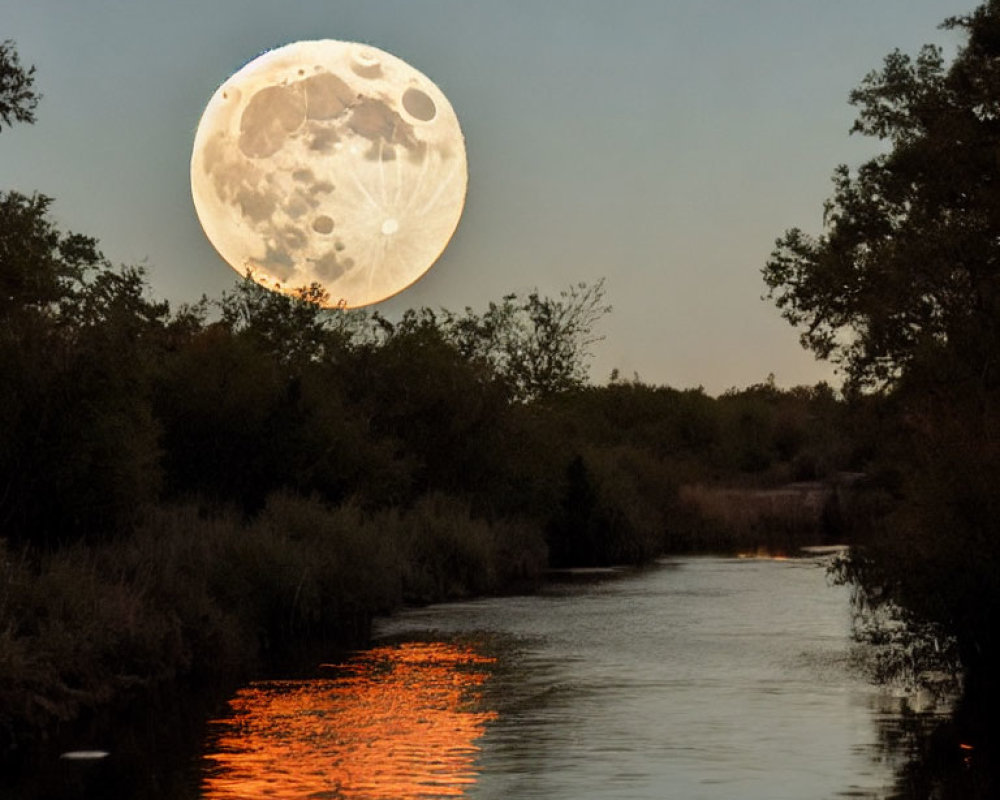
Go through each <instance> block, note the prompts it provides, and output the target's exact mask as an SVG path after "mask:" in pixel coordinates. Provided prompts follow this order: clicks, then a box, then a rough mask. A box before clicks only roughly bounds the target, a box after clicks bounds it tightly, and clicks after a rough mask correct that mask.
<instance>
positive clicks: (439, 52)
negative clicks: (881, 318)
mask: <svg viewBox="0 0 1000 800" xmlns="http://www.w3.org/2000/svg"><path fill="white" fill-rule="evenodd" d="M974 6H975V2H974V0H964V2H963V1H962V0H837V1H836V2H829V0H621V2H612V1H611V0H513V1H512V0H504V2H500V0H493V2H486V1H485V0H350V1H348V0H296V2H291V0H286V2H275V0H271V2H263V1H262V0H246V1H245V2H236V1H235V0H210V1H209V0H198V2H188V0H170V1H169V2H167V0H161V2H157V3H153V2H141V1H140V0H87V2H76V1H74V0H62V1H58V0H30V2H29V1H28V0H23V1H20V0H0V39H8V38H9V39H14V40H15V42H16V45H17V49H18V52H19V54H20V57H21V61H22V64H25V65H27V64H34V65H35V66H36V67H37V76H36V88H37V89H38V90H39V91H40V92H41V93H42V94H43V98H42V101H41V103H40V105H39V107H38V109H37V117H38V121H37V122H36V124H35V125H33V126H26V125H21V126H16V127H14V128H12V129H9V130H5V131H3V133H2V134H0V189H5V190H6V189H17V190H20V191H23V192H33V191H39V192H42V193H44V194H47V195H49V196H51V197H54V198H55V203H54V206H53V213H54V216H55V218H56V220H57V221H58V223H59V224H60V225H61V226H62V227H63V228H65V229H68V230H73V231H77V232H79V233H85V234H88V235H91V236H95V237H97V238H98V239H99V240H100V242H101V246H102V249H103V250H104V252H105V254H106V255H107V256H108V257H109V258H110V259H111V260H112V261H113V262H115V263H144V264H146V266H147V267H148V270H149V277H150V283H151V285H152V288H153V292H154V294H155V296H156V297H157V298H166V299H168V300H170V301H171V302H172V303H174V304H177V303H180V302H185V301H195V300H197V299H198V298H199V297H200V296H201V295H202V294H207V295H208V296H209V297H218V296H219V295H220V294H221V293H222V292H223V291H225V290H227V289H229V288H231V287H232V286H233V284H234V280H235V278H236V274H235V273H234V272H233V271H232V270H231V269H230V268H229V267H228V266H227V265H226V264H225V263H224V262H223V261H222V260H221V258H219V256H217V255H216V253H215V251H214V250H213V249H212V246H211V245H210V244H209V242H208V241H207V239H206V238H205V236H204V235H203V234H202V232H201V228H200V226H199V224H198V221H197V219H196V217H195V212H194V209H193V206H192V203H191V195H190V189H189V161H190V157H191V144H192V141H193V138H194V132H195V128H196V127H197V124H198V120H199V119H200V116H201V113H202V111H203V109H204V106H205V104H206V103H207V102H208V100H209V98H210V97H211V96H212V93H213V92H214V91H215V89H216V87H217V86H218V85H219V84H220V83H221V82H222V81H224V80H225V79H226V78H227V77H228V76H229V75H230V74H232V73H233V72H235V71H236V70H237V69H239V68H240V67H241V66H242V65H243V64H245V63H246V62H247V61H249V60H251V59H252V58H254V57H255V56H256V55H258V54H259V53H261V52H262V51H264V50H267V49H270V48H272V47H276V46H280V45H283V44H286V43H288V42H291V41H295V40H299V39H324V38H329V39H344V40H349V41H358V42H367V43H369V44H372V45H375V46H376V47H379V48H381V49H383V50H387V51H389V52H391V53H393V54H395V55H397V56H399V57H400V58H402V59H404V60H405V61H408V62H409V63H410V64H412V65H413V66H414V67H416V68H417V69H418V70H420V71H421V72H423V73H424V74H426V75H427V76H428V77H430V78H431V80H433V81H434V82H435V83H437V85H438V86H439V87H440V88H441V89H442V90H443V91H444V92H445V94H446V95H447V96H448V97H449V99H450V100H451V103H452V105H453V106H454V108H455V110H456V112H457V113H458V116H459V119H460V121H461V124H462V128H463V131H464V133H465V137H466V146H467V149H468V158H469V178H470V180H469V194H468V200H467V204H466V208H465V214H464V216H463V218H462V221H461V223H460V225H459V228H458V231H457V233H456V235H455V238H454V239H453V240H452V243H451V245H450V246H449V248H448V249H447V251H446V252H445V254H444V255H443V256H442V258H441V260H440V261H439V262H438V263H437V264H436V266H434V267H433V268H432V269H431V271H430V272H429V273H428V274H427V276H426V277H424V278H423V279H422V280H421V281H419V282H418V283H417V284H416V285H414V286H413V287H411V288H410V289H409V290H407V291H406V292H404V293H402V294H401V295H398V296H397V297H395V298H393V299H391V300H389V301H386V302H385V303H383V304H381V305H380V306H378V308H380V310H382V311H383V313H386V314H387V315H389V316H394V315H396V314H398V313H400V312H401V311H402V310H403V309H405V308H409V307H415V306H431V307H434V308H437V307H442V306H443V307H446V308H451V309H456V310H457V309H461V308H463V307H465V306H467V305H468V306H472V307H473V308H483V307H484V306H485V305H486V303H487V302H489V301H490V300H494V299H499V298H500V297H501V296H502V295H504V294H506V293H508V292H512V291H518V292H524V291H530V290H531V289H534V288H538V289H539V290H540V291H541V292H542V293H544V294H553V295H554V294H558V292H559V291H560V290H561V289H563V288H565V287H567V286H568V285H570V284H571V283H574V282H576V281H587V282H593V281H596V280H598V279H600V278H602V277H603V278H605V280H606V289H607V300H608V301H609V302H610V303H611V304H612V305H613V306H614V311H613V312H612V314H611V315H610V316H608V317H607V318H606V319H605V320H604V322H603V323H602V326H601V330H600V332H601V333H602V334H604V335H605V337H606V339H605V340H604V341H603V342H602V343H600V344H599V345H597V347H596V348H595V359H594V362H593V370H592V375H593V379H594V380H595V381H596V382H599V383H603V382H604V381H605V380H606V379H607V377H608V375H609V373H610V371H611V369H612V368H614V367H617V368H619V369H620V370H621V372H622V374H623V376H625V377H631V376H632V375H633V373H638V375H639V377H640V378H641V379H642V380H644V381H646V382H649V383H655V384H666V385H670V386H675V387H689V386H699V385H701V386H704V387H705V389H706V390H707V391H709V392H710V393H713V394H715V393H719V392H722V391H724V390H725V389H727V388H730V387H734V386H745V385H747V384H750V383H756V382H760V381H762V380H764V379H765V377H766V376H767V374H768V373H770V372H773V373H774V374H775V375H776V378H777V382H778V384H779V385H782V386H791V385H795V384H801V383H810V384H811V383H815V382H816V381H818V380H823V379H830V378H831V376H832V370H831V368H830V367H829V366H828V365H825V364H822V363H817V362H815V361H814V360H813V358H812V356H811V355H810V354H809V353H807V352H806V351H804V350H802V349H801V347H800V346H799V344H798V337H797V334H796V332H795V331H794V330H793V329H792V328H791V327H789V326H788V325H787V324H786V323H785V322H784V321H783V320H782V319H781V318H780V316H779V315H778V313H777V311H776V310H775V309H774V307H773V306H772V305H771V304H770V303H767V302H763V301H762V300H761V299H760V297H761V294H762V293H763V291H764V287H763V283H762V280H761V275H760V270H761V267H762V266H763V264H764V262H765V260H766V258H767V256H768V254H769V253H770V251H771V248H772V246H773V243H774V240H775V239H776V238H777V237H778V236H780V235H781V234H782V232H783V231H784V230H785V229H787V228H789V227H793V226H799V227H802V228H805V229H806V230H808V231H813V232H816V231H818V227H819V224H820V218H821V210H822V202H823V200H824V199H825V198H826V197H827V196H828V195H829V193H830V188H831V183H830V176H831V174H832V172H833V168H834V167H835V166H836V165H837V164H838V163H847V164H851V165H856V164H858V163H860V162H861V161H863V160H865V159H866V158H868V157H870V156H871V155H872V154H874V153H875V152H876V151H877V147H878V144H877V143H876V142H874V141H872V140H866V139H862V138H859V137H856V136H855V137H849V136H848V130H849V128H850V126H851V123H852V121H853V119H854V110H853V109H852V108H851V107H850V106H849V105H848V104H847V95H848V93H849V91H850V90H851V89H852V88H853V87H854V86H856V85H857V84H858V82H859V81H860V80H861V79H862V77H863V76H864V75H865V74H866V73H867V72H869V71H871V70H873V69H876V68H878V67H879V66H880V65H881V63H882V60H883V58H884V56H885V55H886V54H887V53H889V52H890V51H891V50H892V49H893V48H896V47H898V48H900V49H901V50H903V51H905V52H909V53H915V52H916V51H917V49H918V48H919V47H920V45H921V44H924V43H926V42H934V43H938V44H942V45H943V46H945V49H946V54H950V53H952V52H953V50H954V45H955V43H956V42H957V41H958V35H957V34H955V33H953V32H949V31H941V30H939V29H938V25H939V23H940V22H941V21H942V20H943V19H944V18H945V17H948V16H951V15H955V14H962V13H965V12H968V11H970V10H971V9H972V8H973V7H974ZM834 380H836V379H834Z"/></svg>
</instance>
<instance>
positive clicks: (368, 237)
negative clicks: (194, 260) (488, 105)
mask: <svg viewBox="0 0 1000 800" xmlns="http://www.w3.org/2000/svg"><path fill="white" fill-rule="evenodd" d="M467 183H468V170H467V166H466V158H465V142H464V139H463V137H462V130H461V128H460V127H459V124H458V118H457V117H456V115H455V111H454V109H452V107H451V104H450V103H449V102H448V99H447V98H446V97H445V96H444V94H443V93H442V92H441V90H440V89H438V87H437V86H435V85H434V84H433V83H432V82H431V81H430V80H429V79H428V78H427V77H426V76H425V75H423V74H422V73H420V72H418V71H417V70H415V69H414V68H413V67H411V66H410V65H409V64H407V63H406V62H404V61H402V60H400V59H398V58H396V57H395V56H393V55H391V54H390V53H386V52H384V51H382V50H379V49H377V48H374V47H371V46H370V45H363V44H354V43H352V42H340V41H334V40H323V41H312V42H296V43H294V44H289V45H286V46H284V47H280V48H277V49H275V50H271V51H269V52H267V53H264V54H263V55H261V56H259V57H258V58H256V59H254V60H253V61H251V62H250V63H248V64H247V65H246V66H244V67H243V68H242V69H240V70H239V71H238V72H236V73H235V74H234V75H233V76H232V77H231V78H229V80H227V81H226V82H225V83H223V84H222V85H221V86H220V87H219V88H218V90H217V91H216V92H215V94H214V95H213V96H212V99H211V100H210V101H209V102H208V105H207V107H206V108H205V113H204V114H203V115H202V117H201V122H200V123H199V125H198V131H197V133H196V134H195V139H194V151H193V154H192V157H191V194H192V197H193V199H194V206H195V210H196V211H197V213H198V219H199V220H200V222H201V225H202V228H203V229H204V231H205V235H206V236H207V237H208V239H209V241H211V243H212V245H213V246H214V247H215V249H216V250H217V251H218V252H219V254H220V255H221V256H222V258H223V259H225V260H226V261H227V262H228V263H229V265H230V266H231V267H232V268H233V269H235V270H236V271H237V272H239V273H240V274H241V275H250V276H251V277H252V278H253V279H254V280H255V281H257V283H259V284H261V285H262V286H265V287H267V288H269V289H273V290H276V291H280V292H285V293H288V294H292V293H295V292H296V290H298V289H301V288H304V287H308V286H310V285H312V284H314V283H316V284H319V285H321V286H322V287H323V289H324V290H325V291H326V294H327V299H326V301H325V304H326V305H329V306H331V307H340V308H357V307H359V306H366V305H370V304H372V303H377V302H379V301H381V300H385V299H386V298H387V297H391V296H392V295H394V294H397V293H398V292H400V291H402V290H403V289H405V288H406V287H408V286H409V285H410V284H412V283H413V282H414V281H416V280H417V279H419V278H420V277H421V276H422V275H423V274H424V273H425V272H426V271H427V270H428V269H430V267H431V265H432V264H433V263H434V262H435V261H436V260H437V259H438V257H439V256H440V255H441V253H442V251H443V250H444V248H445V247H446V246H447V244H448V241H449V240H450V239H451V236H452V234H453V233H454V232H455V228H456V227H457V225H458V220H459V218H460V217H461V215H462V208H463V206H464V204H465V192H466V185H467Z"/></svg>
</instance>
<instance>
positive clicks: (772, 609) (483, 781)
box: [198, 557, 910, 800]
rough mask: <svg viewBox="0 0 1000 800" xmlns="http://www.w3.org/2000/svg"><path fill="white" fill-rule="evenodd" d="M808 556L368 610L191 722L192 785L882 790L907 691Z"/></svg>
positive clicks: (688, 561) (687, 561) (542, 792)
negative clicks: (201, 743) (367, 644)
mask: <svg viewBox="0 0 1000 800" xmlns="http://www.w3.org/2000/svg"><path fill="white" fill-rule="evenodd" d="M850 621H851V619H850V603H849V592H848V590H847V589H846V588H844V587H840V586H833V585H831V584H830V582H829V580H828V577H827V574H826V569H825V563H824V562H823V561H822V559H820V558H812V557H807V558H797V559H791V560H778V559H769V558H751V559H735V558H734V559H726V558H716V557H685V558H672V559H665V560H663V561H661V562H660V563H658V564H657V565H656V566H654V567H651V568H649V569H645V570H639V571H622V572H599V571H598V572H591V573H583V574H581V573H577V574H575V575H574V576H566V578H565V579H564V580H561V581H554V582H551V583H549V584H548V585H547V586H546V588H545V589H544V590H543V591H542V592H540V593H538V594H536V595H532V596H524V597H503V598H489V599H482V600H475V601H470V602H462V603H450V604H444V605H437V606H431V607H428V608H422V609H414V610H409V611H405V612H403V613H400V614H398V615H396V616H393V617H391V618H389V619H384V620H380V621H379V622H378V623H377V627H376V641H375V643H374V645H373V647H372V648H371V649H370V650H368V651H364V652H362V653H358V654H357V655H355V656H354V657H353V658H350V659H348V660H346V661H344V662H340V663H335V664H326V665H323V666H321V667H319V668H318V670H317V675H316V677H311V678H306V679H295V680H277V681H266V682H258V683H255V684H253V685H251V686H248V687H246V688H244V689H243V690H241V691H240V692H239V693H238V694H237V695H236V696H235V697H234V698H233V699H232V700H231V702H230V709H229V711H228V713H226V714H224V715H222V716H220V717H219V718H218V719H217V720H214V721H213V722H212V723H211V725H210V726H209V731H208V736H207V743H206V746H205V750H204V753H203V755H202V761H201V770H200V778H199V781H200V783H199V788H198V793H199V796H200V797H202V798H204V799H205V800H236V798H239V799H240V800H247V799H248V798H255V797H271V798H306V797H308V798H314V799H315V798H345V800H346V799H347V798H365V799H366V800H372V799H374V798H385V799H386V800H390V799H391V800H402V799H403V798H433V797H459V796H462V797H469V798H490V799H492V798H538V799H539V800H587V799H588V798H602V800H608V799H609V798H615V799H616V800H625V799H626V798H657V800H662V798H678V799H680V800H714V799H715V798H719V799H720V800H721V798H726V800H732V798H740V799H741V800H754V798H761V800H763V799H764V798H766V799H767V800H781V799H782V798H787V799H788V800H808V799H809V798H838V797H851V798H862V797H873V798H878V797H887V796H890V794H891V787H892V785H893V782H894V780H895V775H896V772H897V770H898V769H899V768H900V767H901V766H902V765H903V764H904V763H905V762H906V759H907V758H908V756H909V754H908V753H907V752H906V751H905V748H902V750H900V749H893V747H892V746H891V743H893V742H896V743H897V744H898V743H899V742H900V741H902V742H904V743H905V741H906V737H905V736H904V735H903V732H904V728H905V725H904V722H905V720H907V719H909V716H908V715H907V714H905V713H904V712H905V711H906V710H907V704H908V703H909V702H910V699H907V698H904V697H901V696H898V694H896V693H893V692H891V691H889V690H886V689H879V688H876V687H874V686H872V685H871V684H870V683H869V682H868V681H867V680H866V679H865V677H864V675H863V674H861V672H860V671H859V670H858V669H857V668H856V666H855V665H854V658H853V655H852V654H853V653H854V648H853V645H852V642H851V640H850Z"/></svg>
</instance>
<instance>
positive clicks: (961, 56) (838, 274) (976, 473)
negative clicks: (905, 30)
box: [764, 0, 1000, 763]
mask: <svg viewBox="0 0 1000 800" xmlns="http://www.w3.org/2000/svg"><path fill="white" fill-rule="evenodd" d="M944 27H945V28H948V29H953V30H959V31H962V32H964V34H965V36H966V42H965V44H964V46H962V47H961V48H960V49H959V51H958V53H957V55H956V57H955V58H954V60H953V61H952V62H951V63H950V64H947V65H946V64H945V62H944V59H943V57H942V52H941V50H940V49H939V48H936V47H931V46H926V47H924V48H923V49H922V50H921V51H920V53H919V54H918V55H917V56H916V57H915V58H911V57H909V56H907V55H904V54H902V53H900V52H898V51H896V52H893V53H891V54H890V55H889V56H888V57H887V58H886V59H885V63H884V66H883V68H882V70H881V71H878V72H872V73H871V74H869V75H868V76H867V77H866V78H865V79H864V81H863V82H862V84H861V85H860V87H859V88H858V89H856V90H855V91H854V92H852V93H851V96H850V99H851V102H852V103H853V104H854V105H856V106H858V108H859V114H858V117H857V121H856V122H855V124H854V128H853V130H854V131H855V132H858V133H861V134H864V135H867V136H872V137H876V138H877V139H879V140H881V141H882V142H883V143H884V145H883V147H884V152H882V153H881V154H880V155H878V156H876V157H875V158H873V159H871V160H869V161H867V162H866V163H864V164H863V165H862V166H861V167H860V168H858V169H857V170H856V171H855V172H851V171H850V170H848V168H847V167H844V166H841V167H839V168H838V169H837V171H836V173H835V175H834V194H833V197H832V198H831V199H830V200H829V201H828V202H827V203H826V207H825V213H824V227H823V232H822V233H821V234H820V235H819V236H809V235H807V234H805V233H803V232H802V231H801V230H799V229H793V230H790V231H788V232H787V233H786V234H785V235H784V237H783V238H781V239H779V240H778V242H777V247H776V249H775V251H774V252H773V253H772V255H771V258H770V260H769V261H768V262H767V265H766V266H765V268H764V279H765V282H766V283H767V285H768V287H769V290H770V297H771V298H772V299H773V300H774V301H775V302H776V304H777V306H778V307H779V309H781V311H782V314H783V315H784V317H785V318H786V319H787V320H788V321H789V322H791V323H792V324H794V325H802V326H804V331H803V333H802V342H803V344H804V345H805V346H807V347H809V348H811V349H813V350H814V351H815V352H816V354H817V355H818V356H820V357H823V358H831V359H833V360H835V361H837V362H839V363H840V364H841V365H842V366H843V367H844V369H845V371H846V374H847V378H848V386H849V387H854V388H859V389H861V388H879V389H882V390H888V391H884V392H883V394H884V395H885V397H886V403H884V404H883V406H882V407H883V408H885V409H893V413H891V414H890V415H889V418H890V425H889V426H887V430H886V431H885V432H883V434H884V435H883V436H882V437H880V438H882V439H883V441H880V443H879V445H880V446H881V448H882V451H883V454H887V456H885V457H886V463H887V465H888V469H889V471H890V473H891V474H892V476H893V477H892V481H891V483H890V482H888V481H887V482H886V483H885V485H886V487H887V489H890V490H891V491H892V494H893V495H894V496H895V497H896V502H895V504H894V505H893V506H891V508H890V511H889V513H887V514H884V515H882V516H881V518H879V519H877V520H875V521H874V523H873V524H869V525H868V526H867V529H866V530H864V531H861V532H860V534H859V536H860V545H861V546H860V547H856V548H854V549H853V550H852V555H851V558H850V560H849V562H847V565H846V568H845V574H846V575H847V576H848V577H849V578H851V579H852V580H853V581H854V582H855V584H856V586H857V587H858V588H859V590H860V591H859V595H858V596H859V598H860V599H861V600H862V602H863V603H865V604H867V607H868V608H869V609H876V610H878V611H886V610H889V611H890V612H891V613H893V614H897V615H898V616H899V619H901V620H902V621H903V622H905V623H906V625H905V626H904V627H903V628H902V630H907V631H909V634H910V635H909V638H908V639H906V640H905V648H904V649H903V650H901V651H900V652H901V653H902V655H903V656H905V661H906V662H909V663H913V662H914V654H915V653H924V654H936V653H937V652H938V650H939V647H938V645H939V641H938V639H937V638H935V637H941V634H944V635H945V636H944V637H942V638H943V639H944V640H948V641H952V642H954V644H955V645H956V648H955V652H957V653H958V657H959V660H960V662H961V666H962V668H963V671H964V679H965V680H964V688H965V692H966V698H967V701H968V702H967V704H966V705H965V706H963V708H973V709H976V710H977V712H976V714H975V715H974V717H975V720H976V723H975V724H973V723H968V724H969V726H970V728H971V730H972V734H970V735H971V736H972V738H975V739H976V740H977V741H978V742H982V749H983V750H984V754H983V759H984V761H985V762H988V761H990V759H991V758H994V757H995V756H996V754H997V752H998V751H1000V744H998V742H997V737H996V736H995V734H994V733H992V729H993V726H992V720H990V719H988V714H989V713H993V712H996V710H997V709H1000V680H998V678H997V676H998V675H1000V632H998V629H997V625H996V620H997V616H998V614H1000V537H998V536H997V522H996V520H997V515H998V514H1000V503H998V502H997V497H1000V491H998V490H1000V435H998V431H1000V0H988V2H985V3H983V4H982V5H980V6H979V7H978V8H977V9H976V10H975V11H973V12H972V13H970V14H968V15H966V16H962V17H953V18H950V19H948V20H946V21H945V23H944ZM859 399H861V400H866V401H867V400H870V399H872V398H862V397H860V396H859ZM886 442H890V444H888V445H887V444H886ZM891 630H893V631H895V633H898V632H899V631H900V630H901V629H900V628H898V627H897V628H893V629H891ZM918 661H919V659H918ZM918 666H919V663H918ZM980 723H983V724H980ZM963 735H966V734H963ZM987 745H988V748H987ZM989 748H992V749H989ZM987 753H990V754H987ZM994 763H1000V758H996V760H995V761H994Z"/></svg>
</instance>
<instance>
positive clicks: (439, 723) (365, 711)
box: [202, 642, 495, 800]
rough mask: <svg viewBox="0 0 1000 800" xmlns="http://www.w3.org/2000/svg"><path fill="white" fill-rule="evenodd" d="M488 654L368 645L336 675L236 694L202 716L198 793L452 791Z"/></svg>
mask: <svg viewBox="0 0 1000 800" xmlns="http://www.w3.org/2000/svg"><path fill="white" fill-rule="evenodd" d="M492 661H493V659H490V658H486V657H484V656H480V655H478V654H477V653H476V652H475V651H473V650H472V649H471V648H468V647H463V646H459V645H454V644H446V643H437V642H433V643H409V644H404V645H401V646H399V647H379V648H375V649H372V650H369V651H366V652H365V653H362V654H360V655H359V656H357V657H355V658H354V659H352V660H351V661H350V662H349V663H348V664H347V665H346V667H345V673H346V674H345V675H344V676H343V677H340V678H338V679H336V680H311V681H268V682H263V683H257V684H254V685H252V686H250V687H249V688H246V689H243V690H241V691H240V692H239V693H238V694H237V695H236V697H235V698H234V699H233V700H231V701H230V706H231V708H232V711H233V714H232V716H231V717H229V718H228V719H224V720H219V721H217V722H215V723H214V728H215V732H214V733H215V735H214V736H213V740H212V743H211V745H210V752H209V754H208V755H207V756H206V758H207V760H208V762H209V767H208V769H207V772H206V777H205V780H204V782H203V785H202V790H203V792H204V795H203V796H204V797H205V798H206V800H236V799H237V798H239V800H245V798H248V797H265V796H266V797H274V798H302V797H338V798H345V799H346V798H365V800H411V799H415V798H426V797H443V796H461V795H463V794H464V793H465V790H466V788H468V786H469V785H471V784H472V783H474V782H475V779H476V772H475V768H474V767H475V764H474V759H475V756H476V754H477V752H478V748H477V747H476V744H475V741H476V739H478V738H479V737H480V736H482V735H483V733H484V731H485V724H486V722H487V721H489V720H491V719H493V718H494V717H495V714H494V713H493V712H489V711H480V710H477V708H476V706H477V705H478V704H479V701H480V696H481V692H480V687H481V685H482V683H483V682H484V681H485V680H486V678H487V676H488V673H487V672H486V671H485V670H486V668H487V666H488V665H489V664H490V663H492Z"/></svg>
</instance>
